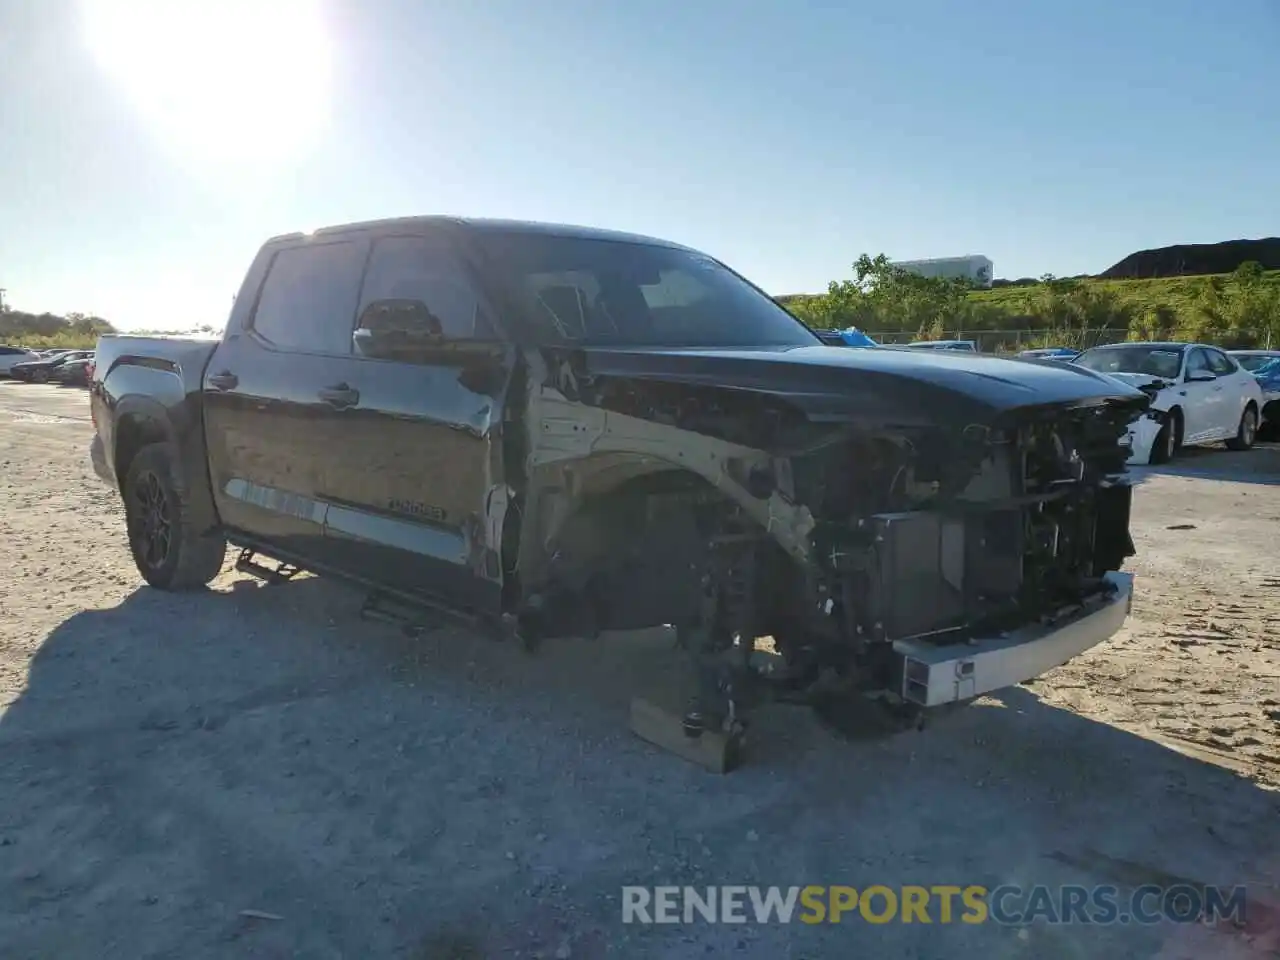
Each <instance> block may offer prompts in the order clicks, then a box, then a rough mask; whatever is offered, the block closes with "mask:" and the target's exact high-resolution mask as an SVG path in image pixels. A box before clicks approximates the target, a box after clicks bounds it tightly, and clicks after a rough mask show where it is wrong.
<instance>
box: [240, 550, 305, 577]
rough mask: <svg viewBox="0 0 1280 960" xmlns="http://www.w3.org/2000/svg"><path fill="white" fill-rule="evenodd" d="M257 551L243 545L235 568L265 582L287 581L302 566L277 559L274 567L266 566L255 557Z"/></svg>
mask: <svg viewBox="0 0 1280 960" xmlns="http://www.w3.org/2000/svg"><path fill="white" fill-rule="evenodd" d="M257 557H258V552H257V551H256V550H251V549H249V548H248V547H244V548H242V549H241V551H240V555H239V556H238V557H236V564H235V566H236V569H237V570H239V571H240V572H241V573H247V574H249V576H251V577H257V578H258V579H259V580H262V581H264V582H266V583H272V584H275V583H288V582H289V581H290V580H292V579H293V578H294V577H296V576H297V575H298V574H299V573H301V572H302V568H301V567H299V566H297V565H295V564H292V563H285V562H283V561H277V562H276V565H275V566H274V567H268V566H267V565H266V564H264V563H262V562H261V561H260V560H258V559H257Z"/></svg>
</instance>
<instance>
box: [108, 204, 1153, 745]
mask: <svg viewBox="0 0 1280 960" xmlns="http://www.w3.org/2000/svg"><path fill="white" fill-rule="evenodd" d="M91 402H92V409H93V414H94V421H95V423H96V426H97V436H96V437H95V439H94V442H93V448H92V456H93V461H94V465H95V469H96V470H97V472H98V474H99V475H100V476H101V477H102V478H103V479H104V480H106V481H107V482H109V483H111V484H112V485H114V486H115V487H117V488H118V489H119V491H120V493H121V495H122V497H123V500H124V506H125V515H126V526H127V532H128V538H129V545H130V547H131V549H132V553H133V556H134V559H135V561H136V563H137V566H138V569H139V571H140V572H141V574H142V576H143V577H144V578H145V579H146V580H147V582H149V583H150V584H152V585H154V586H156V587H159V588H163V589H182V588H191V587H197V586H200V585H203V584H205V583H207V582H208V581H210V580H211V579H213V577H214V576H216V575H217V573H218V572H219V570H220V568H221V566H222V564H223V561H224V558H225V552H226V545H227V543H228V542H230V543H232V544H235V545H237V546H238V547H239V548H240V555H239V560H238V567H239V568H240V569H242V570H246V571H249V572H252V573H255V574H257V575H259V576H262V577H264V578H265V579H268V580H272V581H276V580H281V579H286V578H288V577H289V576H291V575H293V573H294V572H296V571H297V570H299V569H306V570H310V571H313V572H316V573H319V574H322V575H324V574H330V575H335V576H339V577H342V578H345V579H347V580H349V581H352V582H354V583H356V584H359V585H362V586H364V587H366V588H367V589H368V590H369V591H370V599H369V601H368V602H367V603H368V605H369V610H370V612H380V613H382V614H385V615H388V616H392V615H394V616H397V617H401V618H408V619H410V620H412V619H413V618H414V617H415V616H420V614H419V613H415V611H423V610H430V609H434V610H441V611H447V612H448V613H450V614H455V615H459V616H462V617H465V618H468V619H469V620H471V621H472V622H474V623H476V624H477V625H479V626H482V627H487V628H490V629H492V630H494V631H496V632H499V633H501V634H503V635H506V636H514V637H518V638H520V639H522V640H523V641H525V642H526V643H533V642H535V641H537V640H539V639H541V638H545V637H550V636H556V635H560V636H567V635H572V636H584V635H585V636H597V635H599V634H600V633H601V632H602V631H609V630H632V629H640V628H648V627H654V626H660V625H667V626H670V627H673V628H674V631H675V634H676V637H677V638H678V640H679V641H680V644H681V646H682V647H683V648H684V650H685V651H687V655H688V656H687V663H688V668H687V671H686V674H685V675H684V677H683V678H681V680H682V682H684V681H687V686H688V689H689V691H690V695H689V700H688V701H687V703H685V704H684V705H683V706H682V708H681V711H680V712H679V713H678V726H679V728H680V730H681V731H682V734H683V735H684V736H686V737H688V738H690V739H697V738H700V737H702V736H704V735H710V736H712V737H719V738H721V739H722V740H723V741H724V742H725V743H727V744H729V745H730V747H734V746H735V745H737V744H738V743H740V741H741V735H742V731H743V729H744V725H745V722H746V719H747V717H748V714H749V713H750V710H751V708H752V707H753V706H755V705H757V704H758V703H760V702H761V701H762V700H763V699H765V698H770V697H773V698H778V697H781V698H786V699H791V700H796V701H800V702H813V701H814V700H815V698H817V697H819V696H822V697H825V698H827V700H828V701H829V700H830V698H831V697H832V696H843V697H848V698H864V699H865V698H870V699H875V700H878V701H880V702H883V703H885V704H888V705H890V706H891V707H892V709H894V710H896V711H901V712H905V713H907V714H910V715H911V716H912V717H914V716H915V715H917V714H920V713H922V712H924V711H928V710H929V709H930V708H934V707H940V706H942V705H946V704H950V703H954V702H963V701H967V700H970V699H972V698H974V697H976V696H979V695H981V694H983V693H986V692H989V691H993V690H997V689H1000V688H1002V687H1005V686H1009V685H1012V684H1015V683H1018V682H1020V681H1023V680H1027V679H1030V678H1032V677H1035V676H1037V675H1039V674H1041V673H1043V672H1044V671H1045V670H1047V669H1050V668H1052V667H1054V666H1057V665H1059V664H1061V663H1063V662H1065V661H1066V660H1068V659H1069V658H1071V657H1072V656H1074V655H1076V654H1078V653H1080V652H1081V651H1083V650H1085V649H1087V648H1089V647H1091V646H1093V645H1095V644H1097V643H1099V642H1100V641H1102V640H1104V639H1106V638H1108V637H1109V636H1111V635H1112V634H1113V633H1114V632H1115V631H1116V630H1117V629H1119V627H1120V626H1121V624H1122V623H1123V621H1124V619H1125V617H1126V615H1127V611H1128V606H1129V603H1130V596H1131V586H1132V585H1131V578H1130V576H1129V575H1127V574H1124V573H1121V572H1119V571H1120V569H1121V567H1122V565H1123V563H1124V560H1125V558H1126V557H1128V556H1130V555H1131V554H1132V553H1133V543H1132V540H1131V539H1130V536H1129V510H1130V496H1131V488H1130V485H1129V482H1128V478H1127V476H1126V473H1125V459H1126V456H1127V450H1126V449H1125V448H1124V446H1123V439H1124V437H1125V433H1126V428H1127V425H1128V424H1129V422H1130V421H1131V420H1132V419H1133V417H1134V416H1135V415H1136V414H1137V413H1138V412H1139V411H1141V410H1142V409H1144V408H1145V405H1146V404H1147V402H1148V401H1147V398H1146V397H1145V396H1144V395H1143V394H1142V393H1141V392H1139V391H1137V390H1134V389H1131V388H1129V387H1127V386H1125V385H1123V384H1119V383H1117V382H1116V381H1115V380H1113V379H1110V378H1106V377H1103V376H1100V375H1098V374H1095V373H1092V372H1090V371H1088V370H1084V369H1081V368H1078V367H1071V366H1068V365H1064V364H1033V363H1023V362H1019V361H1012V360H1000V359H996V358H991V357H984V356H975V355H972V354H963V353H953V352H935V353H925V352H912V351H901V350H892V349H876V350H848V349H843V348H839V347H829V346H825V345H823V344H822V342H821V341H820V340H819V339H818V337H817V336H815V335H814V334H813V333H812V332H811V331H809V330H808V329H807V328H806V327H805V326H804V325H802V324H801V323H800V322H798V321H797V320H796V319H795V318H794V317H792V316H791V315H790V314H789V313H787V312H786V311H785V310H783V309H782V308H781V307H779V306H778V305H777V304H776V303H775V302H774V301H773V300H772V299H770V298H769V297H768V296H767V295H766V294H764V293H763V292H762V291H760V290H759V289H758V288H756V287H755V286H753V285H752V284H750V283H749V282H748V281H746V280H744V279H743V278H742V277H740V276H739V275H738V274H736V273H734V272H733V271H731V270H730V269H728V268H727V267H725V266H724V265H723V264H721V263H719V262H718V261H716V260H714V259H712V258H711V257H709V256H706V255H704V254H702V253H699V252H697V251H694V250H691V249H688V248H686V247H682V246H678V245H675V244H671V243H666V242H663V241H658V240H652V239H648V238H643V237H636V236H631V235H625V234H617V233H612V232H606V231H599V230H588V229H583V228H574V227H559V226H547V225H538V224H528V223H514V222H503V221H484V220H464V219H456V218H443V217H425V218H413V219H403V220H392V221H382V222H377V223H367V224H356V225H351V226H343V227H334V228H330V229H325V230H320V231H317V232H315V233H312V234H307V235H303V234H293V235H288V236H282V237H278V238H275V239H273V240H270V241H269V242H268V243H267V244H266V245H265V246H264V247H263V248H262V250H261V251H260V252H259V254H258V256H257V258H256V259H255V260H254V262H253V264H252V266H251V267H250V269H249V271H248V274H247V276H246V278H245V280H244V283H243V286H242V287H241V289H240V292H239V294H238V296H237V298H236V301H235V305H234V307H233V309H232V312H231V316H230V319H229V322H228V324H227V328H226V331H225V333H224V335H223V337H222V339H221V341H220V342H216V343H214V342H200V341H194V340H168V339H155V338H143V337H129V336H108V337H103V338H102V340H101V341H100V343H99V345H98V351H97V367H96V371H95V374H94V380H93V383H92V401H91ZM263 557H269V558H272V559H273V560H274V561H275V564H274V565H269V563H268V562H264V560H263V559H262V558H263ZM762 638H772V643H771V644H769V643H767V642H765V641H764V640H762ZM758 640H759V641H761V642H760V643H758V642H757V641H758ZM757 647H761V648H765V647H768V648H771V653H770V655H769V657H768V658H767V663H765V664H764V665H762V661H761V658H760V657H759V656H758V655H757V654H758V652H759V651H758V650H757ZM673 682H674V679H673Z"/></svg>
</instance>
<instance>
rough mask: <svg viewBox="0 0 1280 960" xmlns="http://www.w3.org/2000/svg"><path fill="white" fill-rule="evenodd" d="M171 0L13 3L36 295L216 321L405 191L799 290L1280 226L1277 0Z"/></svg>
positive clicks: (12, 224)
mask: <svg viewBox="0 0 1280 960" xmlns="http://www.w3.org/2000/svg"><path fill="white" fill-rule="evenodd" d="M146 2H147V0H96V2H95V0H87V2H86V4H83V5H82V4H77V3H71V2H63V0H4V2H3V3H0V286H2V287H5V288H7V289H8V294H7V299H8V301H9V302H10V303H11V304H12V305H13V306H15V307H17V308H20V309H27V310H52V311H55V312H66V311H72V310H80V311H84V312H96V313H98V314H100V315H102V316H105V317H106V318H108V319H109V320H111V321H113V322H115V323H116V324H117V325H119V326H121V327H126V328H129V327H132V328H139V327H147V328H157V327H159V328H177V327H182V326H189V325H194V324H197V323H205V322H208V323H213V324H221V322H222V321H223V319H224V318H225V315H226V311H227V308H228V307H229V305H230V300H231V295H232V293H233V292H234V290H235V289H236V287H237V286H238V284H239V280H240V275H241V273H242V271H243V270H244V268H245V266H246V265H247V263H248V260H249V258H250V257H251V255H252V254H253V252H254V250H255V249H256V247H257V245H258V244H259V243H260V242H261V241H262V239H263V238H264V237H266V236H268V235H270V234H274V233H280V232H286V231H289V230H293V229H299V228H302V229H305V228H308V227H312V226H320V225H324V224H327V223H336V222H343V221H349V220H355V219H366V218H376V217H383V216H391V215H401V214H409V213H431V212H445V213H469V214H476V215H496V216H513V217H521V218H533V219H543V220H557V221H568V222H576V223H586V224H593V225H604V226H611V227H617V228H621V229H627V230H634V231H638V232H643V233H650V234H655V235H659V236H663V237H668V238H671V239H674V240H678V241H681V242H684V243H688V244H692V245H694V246H697V247H701V248H702V249H705V250H707V251H708V252H710V253H713V254H715V255H717V256H719V257H721V258H722V259H724V260H726V261H727V262H728V263H730V264H731V265H733V266H735V267H736V268H738V269H739V270H741V271H742V272H744V273H746V274H747V275H749V276H750V277H752V278H753V279H755V280H756V281H757V282H759V283H760V284H761V285H763V286H764V287H766V288H767V289H769V290H770V291H772V292H775V293H788V292H799V291H816V290H821V289H823V288H825V286H826V283H827V281H829V280H831V279H832V278H835V277H842V276H846V275H848V273H849V265H850V263H851V262H852V261H853V260H854V259H855V258H856V257H857V255H858V254H859V253H862V252H864V251H865V252H869V253H878V252H884V253H886V254H888V255H889V256H890V257H893V258H899V259H901V258H914V257H927V256H944V255H952V254H964V253H983V254H986V255H987V256H989V257H991V258H992V259H993V260H994V261H995V264H996V275H997V276H1004V277H1017V276H1023V275H1039V274H1042V273H1046V272H1051V273H1056V274H1072V273H1078V272H1093V271H1098V270H1102V269H1104V268H1106V267H1107V266H1108V265H1110V264H1111V263H1112V262H1114V261H1115V260H1117V259H1119V258H1120V257H1122V256H1124V255H1125V254H1127V253H1129V252H1131V251H1133V250H1137V249H1141V248H1144V247H1151V246H1162V245H1165V244H1169V243H1176V242H1212V241H1217V240H1225V239H1229V238H1235V237H1256V236H1269V235H1275V234H1280V183H1278V182H1277V172H1278V171H1280V107H1278V106H1277V102H1276V98H1277V92H1278V91H1280V2H1277V0H1239V2H1237V3H1234V4H1228V5H1225V6H1224V5H1221V4H1218V5H1215V4H1210V3H1204V2H1203V0H1197V2H1189V0H1123V2H1114V0H1110V2H1101V0H1075V2H1070V3H1067V2H1049V0H1040V2H1035V0H1032V2H1025V0H1019V2H1014V0H987V2H970V3H959V2H944V0H911V2H908V3H903V4H901V5H897V4H891V3H884V2H877V3H863V2H858V0H845V2H828V3H822V4H818V3H803V2H800V0H787V2H783V0H778V2H763V0H755V2H753V0H629V2H623V0H538V2H532V0H435V2H428V0H402V2H396V0H327V2H326V0H316V2H314V3H308V2H306V0H288V4H285V0H261V6H262V7H263V8H272V9H274V10H276V11H277V14H276V16H275V17H274V19H273V20H272V21H271V22H270V23H264V24H260V25H256V26H255V25H254V23H253V22H252V18H253V17H255V16H261V13H258V14H255V13H253V12H252V11H253V9H254V8H255V7H257V6H258V4H256V3H247V2H244V0H226V2H224V3H210V2H208V0H202V2H200V3H197V4H191V5H189V9H190V10H191V11H193V12H192V14H191V16H192V17H195V16H203V17H204V19H203V20H202V21H199V22H196V21H195V20H187V21H181V22H177V23H175V22H173V21H174V17H173V15H172V14H169V15H167V19H166V17H165V16H160V15H156V16H153V17H146V16H144V17H139V16H138V15H137V13H136V11H137V9H139V8H140V4H141V5H143V6H145V4H146ZM152 2H155V0H152ZM160 2H162V3H163V4H164V5H165V7H167V8H168V9H170V10H176V9H180V8H188V5H187V4H186V3H184V2H181V0H160ZM86 8H89V9H86ZM294 8H296V9H294ZM130 10H133V11H134V12H133V13H130ZM201 11H202V12H201ZM179 19H180V20H181V18H179ZM166 31H169V32H167V33H166ZM264 37H265V39H266V42H264V43H255V42H254V40H255V38H264Z"/></svg>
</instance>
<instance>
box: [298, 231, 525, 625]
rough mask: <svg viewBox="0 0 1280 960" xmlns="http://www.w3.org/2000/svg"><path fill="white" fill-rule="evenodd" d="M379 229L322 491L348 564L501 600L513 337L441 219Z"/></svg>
mask: <svg viewBox="0 0 1280 960" xmlns="http://www.w3.org/2000/svg"><path fill="white" fill-rule="evenodd" d="M420 229H421V230H423V231H424V232H420V233H417V234H413V235H394V234H388V235H382V236H379V237H377V238H375V239H374V240H373V244H372V248H371V250H370V253H369V263H368V267H367V269H366V271H365V276H364V282H363V286H362V289H361V294H360V300H359V309H358V311H357V315H358V320H357V329H356V331H355V335H354V338H353V339H354V357H355V359H354V360H353V361H352V363H351V372H350V376H349V378H348V379H349V382H350V384H351V386H352V387H353V388H356V389H358V390H359V394H360V400H359V404H358V405H357V406H355V407H354V408H352V409H351V410H349V411H347V412H346V413H345V414H344V415H343V416H342V417H341V418H340V419H339V422H340V424H341V426H340V429H339V430H338V432H337V434H336V435H335V438H334V440H335V446H336V448H337V449H339V450H341V456H335V457H333V458H331V459H330V460H329V463H328V469H327V470H326V472H325V475H324V484H323V487H324V493H325V496H326V498H327V499H328V501H329V503H330V506H329V510H328V520H327V523H326V528H325V533H326V537H327V538H328V539H329V541H330V543H331V547H330V550H331V552H333V550H334V549H335V548H336V555H338V556H340V557H341V558H342V563H343V565H344V566H349V567H354V568H355V569H356V570H357V571H358V572H359V573H360V574H361V575H362V576H363V577H365V578H367V579H369V580H370V581H372V582H374V583H378V584H383V585H386V586H389V587H393V588H396V589H398V590H400V591H403V592H406V593H413V594H418V595H421V596H423V597H426V598H430V599H436V600H441V601H444V602H445V603H447V604H449V605H450V606H453V607H464V608H470V609H473V610H476V611H481V612H496V611H497V610H498V609H499V608H500V601H501V587H502V568H501V567H502V564H501V553H500V551H501V543H502V529H503V521H504V517H505V510H506V503H507V493H506V489H507V488H506V486H505V466H504V462H503V448H502V437H503V430H502V426H503V419H504V411H505V410H506V399H507V387H508V383H509V381H510V379H511V372H512V370H513V368H514V363H515V356H516V351H515V347H514V345H513V344H512V343H511V342H509V341H508V340H507V339H505V338H502V337H500V336H499V334H498V332H497V328H496V326H495V322H494V313H493V310H492V309H491V308H490V306H489V304H488V303H487V302H486V298H485V296H484V295H483V294H482V292H481V288H480V285H479V283H478V282H477V281H476V276H475V274H474V273H473V272H472V271H471V269H470V267H469V264H468V262H467V258H466V255H465V253H464V252H463V251H462V248H461V247H460V246H459V245H458V243H455V242H454V236H455V235H454V234H453V233H451V232H447V228H445V227H427V228H420Z"/></svg>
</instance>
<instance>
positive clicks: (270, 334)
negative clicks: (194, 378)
mask: <svg viewBox="0 0 1280 960" xmlns="http://www.w3.org/2000/svg"><path fill="white" fill-rule="evenodd" d="M367 252H368V241H367V240H366V239H365V238H364V237H362V236H357V237H355V238H351V237H348V238H341V237H339V238H335V239H328V238H325V239H318V238H317V239H313V240H305V239H301V238H299V239H298V240H296V241H290V242H285V243H282V244H281V245H279V246H278V247H276V248H274V249H270V248H269V249H268V250H267V251H264V254H263V256H261V257H260V258H259V260H260V261H265V263H257V264H255V268H254V271H256V272H257V276H258V277H259V279H258V282H257V283H256V284H254V283H253V280H254V277H255V272H254V271H251V273H250V278H249V280H247V281H246V284H245V288H243V289H242V290H241V293H240V301H238V302H237V310H236V311H235V315H234V316H233V321H232V324H230V325H229V326H228V329H227V333H226V336H225V338H224V339H223V342H222V343H221V344H219V346H218V348H217V350H215V351H214V354H213V356H212V357H211V358H210V359H209V363H208V365H207V366H206V368H205V374H204V393H203V397H204V417H205V433H206V437H207V443H208V449H209V474H210V481H211V484H212V487H213V495H214V500H215V502H216V504H217V508H218V513H219V516H220V517H221V518H222V522H223V524H224V525H226V526H227V527H229V528H231V529H232V531H233V536H234V532H235V531H240V532H242V533H244V534H248V535H249V536H250V537H252V538H254V539H256V540H260V541H265V542H266V543H267V544H269V545H274V546H277V547H279V548H280V549H282V550H283V551H286V552H287V553H289V554H291V555H294V556H296V557H298V558H300V559H302V560H311V561H313V562H316V563H327V562H328V560H329V558H328V557H327V556H326V553H325V547H326V542H325V540H324V536H323V534H324V523H325V519H326V512H327V504H326V502H325V496H326V493H327V492H328V491H327V490H326V473H327V471H328V470H329V468H330V464H331V462H332V461H333V460H335V459H338V458H341V456H342V455H343V454H342V448H341V443H342V440H343V438H344V437H345V436H346V420H345V414H346V413H347V407H348V406H349V405H350V403H349V401H350V400H351V395H350V394H349V393H346V394H344V393H343V388H344V387H347V386H349V383H348V382H349V381H350V379H351V376H352V370H351V367H352V364H353V358H352V355H351V329H352V325H353V324H354V321H355V313H356V301H357V298H358V296H359V290H360V277H361V272H362V271H363V268H364V262H365V257H366V254H367ZM263 273H265V278H264V279H263V278H261V275H262V274H263ZM245 300H247V301H249V302H248V303H247V304H246V303H243V302H241V301H245Z"/></svg>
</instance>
